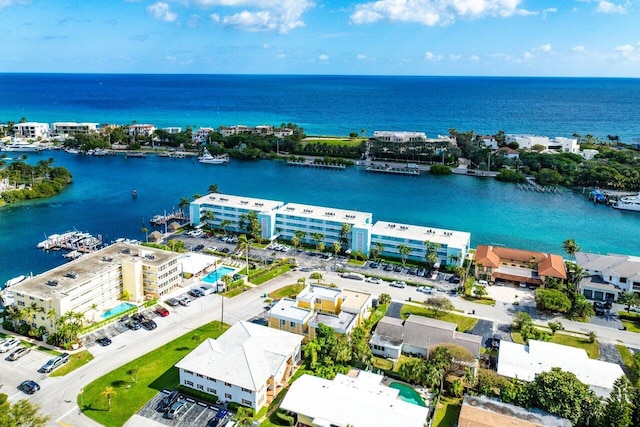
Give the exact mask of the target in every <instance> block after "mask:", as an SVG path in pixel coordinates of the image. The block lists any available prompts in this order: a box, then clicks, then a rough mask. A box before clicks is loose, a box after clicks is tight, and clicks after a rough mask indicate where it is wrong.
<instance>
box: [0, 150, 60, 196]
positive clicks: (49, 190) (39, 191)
mask: <svg viewBox="0 0 640 427" xmlns="http://www.w3.org/2000/svg"><path fill="white" fill-rule="evenodd" d="M4 159H5V157H4V155H3V157H2V158H0V166H3V165H5V164H6V161H5V160H4ZM25 159H26V158H25V157H23V158H22V160H18V161H13V162H11V163H10V164H8V165H7V166H6V167H5V168H4V169H2V170H0V204H5V203H7V204H9V203H16V202H20V201H23V200H32V199H41V198H46V197H51V196H54V195H56V194H58V193H60V192H61V191H62V190H63V189H64V188H65V187H66V186H67V185H69V184H71V182H72V177H71V172H69V171H68V170H67V169H65V168H63V167H61V166H57V167H54V166H53V162H54V160H53V159H52V158H51V159H49V160H40V161H39V162H38V163H37V164H36V165H35V166H31V165H28V164H27V163H25V162H24V160H25Z"/></svg>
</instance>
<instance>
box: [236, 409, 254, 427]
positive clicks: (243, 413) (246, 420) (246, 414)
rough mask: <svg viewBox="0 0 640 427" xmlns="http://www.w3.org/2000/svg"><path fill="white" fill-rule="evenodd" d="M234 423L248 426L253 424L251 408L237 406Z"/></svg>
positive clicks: (242, 426)
mask: <svg viewBox="0 0 640 427" xmlns="http://www.w3.org/2000/svg"><path fill="white" fill-rule="evenodd" d="M236 425H238V426H241V427H249V426H251V425H253V410H252V409H251V408H244V407H242V406H241V407H239V408H238V412H237V413H236Z"/></svg>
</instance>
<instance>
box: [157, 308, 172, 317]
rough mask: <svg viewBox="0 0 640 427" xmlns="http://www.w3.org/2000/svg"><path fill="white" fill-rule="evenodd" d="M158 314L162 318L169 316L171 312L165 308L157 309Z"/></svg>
mask: <svg viewBox="0 0 640 427" xmlns="http://www.w3.org/2000/svg"><path fill="white" fill-rule="evenodd" d="M156 313H158V315H159V316H161V317H167V316H168V315H169V313H170V311H169V310H167V309H166V308H164V307H157V308H156Z"/></svg>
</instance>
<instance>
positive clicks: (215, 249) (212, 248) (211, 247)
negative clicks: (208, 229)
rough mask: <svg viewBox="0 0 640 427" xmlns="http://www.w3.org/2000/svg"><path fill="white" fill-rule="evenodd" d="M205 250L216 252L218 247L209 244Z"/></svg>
mask: <svg viewBox="0 0 640 427" xmlns="http://www.w3.org/2000/svg"><path fill="white" fill-rule="evenodd" d="M207 250H208V251H209V252H218V247H217V246H209V247H208V248H207Z"/></svg>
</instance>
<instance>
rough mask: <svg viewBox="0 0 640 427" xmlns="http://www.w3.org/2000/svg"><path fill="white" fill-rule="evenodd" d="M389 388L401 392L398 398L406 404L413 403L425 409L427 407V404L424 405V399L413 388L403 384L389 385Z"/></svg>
mask: <svg viewBox="0 0 640 427" xmlns="http://www.w3.org/2000/svg"><path fill="white" fill-rule="evenodd" d="M389 387H391V388H395V389H396V390H400V394H399V395H398V397H400V399H402V400H404V401H405V402H409V403H413V404H414V405H418V406H423V407H425V408H426V407H427V404H426V403H424V399H422V397H421V396H420V393H418V392H417V391H415V390H414V389H413V387H410V386H408V385H406V384H402V383H391V384H389Z"/></svg>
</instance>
